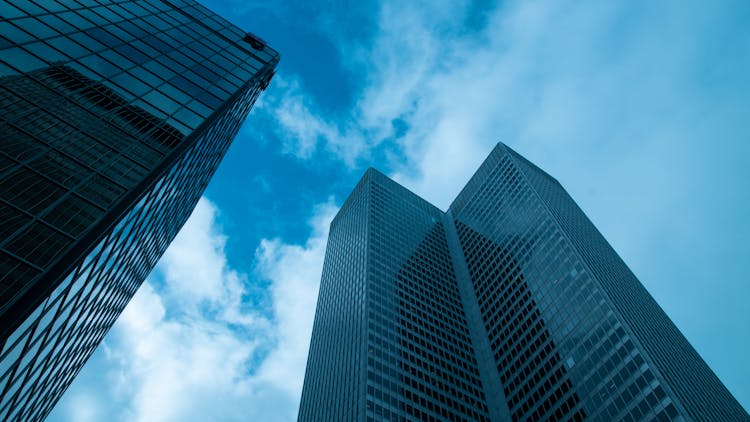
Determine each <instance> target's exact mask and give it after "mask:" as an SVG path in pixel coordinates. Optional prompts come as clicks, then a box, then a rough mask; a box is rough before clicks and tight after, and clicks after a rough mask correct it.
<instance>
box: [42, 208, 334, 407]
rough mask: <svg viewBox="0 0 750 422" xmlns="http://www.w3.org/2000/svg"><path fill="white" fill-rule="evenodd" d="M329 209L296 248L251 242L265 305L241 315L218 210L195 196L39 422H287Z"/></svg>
mask: <svg viewBox="0 0 750 422" xmlns="http://www.w3.org/2000/svg"><path fill="white" fill-rule="evenodd" d="M335 211H336V209H335V207H334V206H333V205H331V204H323V205H321V206H319V207H318V208H317V212H316V214H315V217H314V218H313V219H312V220H311V221H310V224H311V228H312V233H313V235H312V237H311V238H310V239H309V240H308V241H307V243H306V244H305V245H301V246H300V245H291V244H284V243H283V242H282V241H280V240H278V239H274V240H263V241H262V243H261V245H260V247H259V249H258V252H257V260H258V261H259V266H258V274H257V276H258V277H261V278H263V279H265V280H267V281H268V282H270V288H269V295H270V297H271V304H272V309H269V310H260V309H248V308H247V306H246V304H244V303H243V302H242V296H243V295H244V294H245V293H246V292H245V290H244V288H243V286H244V285H245V283H246V282H247V281H246V278H247V277H248V276H247V275H245V274H241V273H238V272H237V271H235V270H233V269H232V268H231V267H230V266H229V264H228V263H227V259H226V255H225V253H224V245H225V242H226V236H225V235H224V234H223V233H222V232H221V230H220V227H219V226H218V225H217V216H218V209H217V208H216V206H215V205H214V204H212V203H211V202H210V201H208V200H206V199H201V201H200V202H199V204H198V206H197V207H196V209H195V212H194V213H193V215H192V216H191V217H190V219H189V220H188V222H187V223H186V224H185V226H184V227H183V229H182V230H181V231H180V233H179V234H178V236H177V237H176V239H175V240H174V242H173V243H172V245H171V246H170V247H169V249H168V251H167V252H166V253H165V255H164V257H163V259H162V260H161V261H160V263H159V265H158V267H157V270H156V272H157V273H158V275H159V277H158V278H156V279H154V278H152V279H150V280H149V281H147V282H145V283H144V284H143V286H142V287H141V288H140V289H139V290H138V292H137V293H136V295H135V296H134V297H133V299H132V300H131V302H130V303H129V304H128V306H127V308H126V309H125V311H124V312H123V314H122V315H121V316H120V318H119V319H118V320H117V322H116V323H115V325H114V327H113V330H112V333H111V335H109V336H108V337H107V342H106V343H105V344H103V347H102V348H100V350H98V351H97V353H96V354H95V355H94V357H93V359H92V362H89V364H88V365H87V366H86V367H85V368H84V370H83V372H82V374H81V376H80V378H81V379H82V380H85V381H86V382H82V383H80V385H79V383H74V385H73V388H72V389H71V392H70V393H69V394H67V395H66V397H65V398H64V399H63V401H62V402H61V405H60V406H58V409H55V413H53V415H52V417H51V420H56V419H61V420H76V421H78V420H101V418H102V417H106V418H107V419H110V420H127V421H156V422H158V421H205V420H222V421H232V420H237V421H240V420H263V421H274V420H279V421H287V420H293V419H294V418H295V417H296V413H297V406H298V401H299V396H300V393H301V376H302V374H303V373H304V368H305V362H306V359H307V349H308V345H309V340H310V334H311V329H312V319H313V315H314V312H315V301H316V298H317V289H318V283H319V280H320V274H321V271H322V263H323V254H324V251H325V241H326V237H327V231H328V224H329V222H330V219H331V218H332V216H333V213H335ZM266 311H267V312H266ZM268 314H270V315H271V316H270V317H266V316H265V315H268ZM93 372H97V375H96V376H91V375H90V374H93ZM109 401H112V402H114V403H109Z"/></svg>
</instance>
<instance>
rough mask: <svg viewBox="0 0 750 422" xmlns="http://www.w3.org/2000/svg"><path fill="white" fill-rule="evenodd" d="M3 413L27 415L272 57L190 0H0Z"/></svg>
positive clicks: (197, 174) (72, 370) (95, 322)
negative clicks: (13, 0) (0, 0)
mask: <svg viewBox="0 0 750 422" xmlns="http://www.w3.org/2000/svg"><path fill="white" fill-rule="evenodd" d="M0 15H2V17H3V19H2V20H0V420H39V419H42V418H44V416H45V415H46V414H47V413H48V412H49V411H50V409H51V408H52V406H54V404H55V403H56V402H57V400H58V399H59V397H60V395H61V394H62V393H63V391H64V390H65V389H66V387H67V386H68V384H69V383H70V382H71V380H72V378H73V377H74V376H75V375H76V374H77V373H78V371H79V369H80V368H81V366H82V365H83V364H84V363H85V362H86V360H87V359H88V357H89V355H90V354H91V353H92V351H93V350H94V348H96V346H97V345H98V344H99V342H100V341H101V339H102V337H103V336H104V335H105V334H106V332H107V331H108V330H109V328H110V327H111V325H112V323H113V322H114V320H115V319H116V318H117V316H118V315H119V314H120V312H121V311H122V310H123V308H124V307H125V305H126V304H127V302H128V301H129V300H130V298H131V297H132V295H133V294H134V293H135V291H136V290H137V289H138V287H139V286H140V284H141V283H142V282H143V280H144V279H145V277H146V276H147V275H148V273H149V272H150V271H151V269H152V268H153V267H154V265H155V264H156V262H157V260H158V259H159V257H160V256H161V254H162V253H163V252H164V250H165V249H166V247H167V246H168V245H169V243H170V242H171V241H172V239H173V238H174V236H175V235H176V234H177V231H178V230H179V229H180V227H181V226H182V225H183V224H184V222H185V220H186V219H187V218H188V216H189V215H190V213H191V211H192V210H193V208H194V206H195V204H196V203H197V201H198V199H199V197H200V195H201V193H202V192H203V190H204V189H205V187H206V185H207V183H208V181H209V179H210V178H211V176H212V175H213V173H214V171H215V170H216V167H217V166H218V164H219V162H220V161H221V158H222V157H223V155H224V153H225V152H226V150H227V148H228V146H229V144H230V142H231V141H232V139H233V138H234V136H235V135H236V134H237V131H238V130H239V127H240V125H241V124H242V122H243V121H244V120H245V118H246V116H247V114H248V112H249V110H250V108H251V107H252V105H253V103H254V102H255V100H256V98H257V97H258V95H259V93H260V92H261V91H262V90H263V89H265V88H266V86H267V85H268V82H269V81H270V78H271V77H272V75H273V71H274V68H275V66H276V63H277V62H278V59H279V56H278V53H277V52H276V51H274V50H273V49H272V48H270V47H269V46H267V45H266V43H265V42H263V41H262V40H261V39H260V38H258V37H256V36H254V35H252V34H250V33H247V32H245V31H242V30H240V29H239V28H237V27H236V26H234V25H232V24H230V23H229V22H227V21H226V20H224V19H222V18H221V17H219V16H217V15H216V14H214V13H213V12H211V11H210V10H208V9H206V8H205V7H203V6H201V5H200V4H198V3H196V2H195V1H193V0H153V1H148V2H144V1H130V0H128V1H109V0H108V1H94V0H87V1H83V0H80V1H73V0H71V1H65V2H54V1H41V0H25V1H18V2H7V1H2V2H0Z"/></svg>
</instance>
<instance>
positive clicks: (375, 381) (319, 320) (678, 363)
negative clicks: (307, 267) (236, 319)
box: [299, 144, 750, 421]
mask: <svg viewBox="0 0 750 422" xmlns="http://www.w3.org/2000/svg"><path fill="white" fill-rule="evenodd" d="M299 420H300V421H314V420H363V421H371V420H451V421H454V420H455V421H458V420H461V421H474V420H478V421H521V420H524V421H536V420H573V421H580V420H600V421H612V420H626V421H642V420H665V421H668V420H676V421H679V420H685V421H688V420H701V421H712V420H736V421H747V420H750V417H749V416H748V414H747V413H746V411H745V410H744V409H743V408H742V406H741V405H740V404H739V403H738V402H737V401H736V400H735V399H734V397H733V396H732V395H731V393H729V391H728V390H727V389H726V387H724V385H723V384H722V383H721V382H720V381H719V380H718V378H717V377H716V376H715V374H714V373H713V372H712V371H711V369H710V368H709V367H708V366H707V365H706V364H705V362H704V361H703V360H702V359H701V357H700V356H699V355H698V354H697V353H696V352H695V350H694V349H693V348H692V346H691V345H690V344H689V343H688V342H687V340H686V339H685V338H684V336H683V335H682V334H681V333H680V332H679V330H677V328H676V327H675V326H674V324H673V323H672V322H671V321H670V319H669V318H668V317H667V316H666V314H664V312H663V311H662V310H661V308H660V307H659V306H658V304H656V302H655V301H654V300H653V298H651V296H650V295H649V294H648V292H647V291H646V290H645V289H644V288H643V286H642V285H641V284H640V282H639V281H638V280H637V279H636V278H635V276H634V275H633V274H632V272H631V271H630V270H629V269H628V268H627V266H626V265H625V264H624V263H623V262H622V260H621V259H620V258H619V256H618V255H617V254H616V253H615V251H614V250H613V249H612V247H611V246H609V244H608V243H607V242H606V240H605V239H604V238H603V237H602V236H601V234H600V233H599V232H598V231H597V230H596V228H595V227H594V226H593V224H592V223H591V222H590V221H589V220H588V219H587V218H586V216H585V215H584V214H583V212H582V211H581V210H580V208H578V206H577V205H576V204H575V202H574V201H573V200H572V199H571V198H570V196H568V194H567V193H566V192H565V190H564V189H563V188H562V186H560V184H559V183H558V182H557V181H556V180H555V179H554V178H552V177H550V176H549V175H548V174H546V173H545V172H544V171H542V170H540V169H539V168H538V167H536V166H534V165H533V164H531V163H530V162H528V161H527V160H526V159H524V158H523V157H521V156H520V155H518V154H517V153H515V152H514V151H512V150H511V149H510V148H508V147H506V146H504V145H502V144H499V145H498V146H497V147H496V148H495V149H494V150H493V151H492V153H491V154H490V155H489V157H488V158H487V159H486V160H485V162H484V163H483V164H482V166H481V167H480V168H479V170H478V171H477V173H476V174H475V175H474V176H473V177H472V178H471V180H470V181H469V182H468V184H467V185H466V186H465V187H464V189H463V190H462V191H461V193H460V194H459V195H458V196H457V198H456V199H455V200H454V202H453V203H452V204H451V206H450V208H449V209H448V211H447V212H445V213H444V212H442V211H440V210H438V209H437V208H435V207H433V206H432V205H430V204H429V203H427V202H426V201H424V200H422V199H421V198H419V197H417V196H416V195H414V194H413V193H411V192H409V191H408V190H406V189H405V188H403V187H402V186H400V185H398V184H397V183H395V182H394V181H392V180H390V179H388V178H387V177H385V176H384V175H382V174H380V173H378V172H377V171H375V170H372V169H370V170H368V171H367V172H366V173H365V175H364V177H363V178H362V180H361V181H360V183H359V184H358V186H357V187H356V189H355V190H354V192H353V193H352V194H351V195H350V197H349V198H348V199H347V201H346V202H345V203H344V205H343V207H342V208H341V210H340V211H339V213H338V215H337V216H336V217H335V218H334V220H333V222H332V223H331V230H330V234H329V240H328V245H327V249H326V258H325V264H324V268H323V277H322V280H321V286H320V293H319V298H318V305H317V310H316V315H315V322H314V326H313V336H312V341H311V345H310V354H309V357H308V363H307V370H306V373H305V382H304V387H303V392H302V399H301V404H300V411H299Z"/></svg>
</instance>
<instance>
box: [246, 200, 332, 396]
mask: <svg viewBox="0 0 750 422" xmlns="http://www.w3.org/2000/svg"><path fill="white" fill-rule="evenodd" d="M337 210H338V208H337V207H335V206H334V205H333V204H332V203H330V202H329V203H327V204H324V205H320V206H318V207H317V208H316V211H315V215H314V217H313V219H312V221H311V226H312V227H313V233H312V235H311V236H310V238H309V239H308V240H307V242H306V243H305V245H290V244H285V243H283V242H282V241H281V240H279V239H273V240H264V241H263V242H262V243H261V246H260V248H259V249H258V261H259V264H258V271H259V272H260V273H261V274H262V275H263V277H264V278H267V279H269V280H271V282H272V283H271V287H270V293H271V297H272V298H273V308H274V309H273V311H274V315H275V316H276V324H277V330H276V331H275V338H274V340H275V352H274V353H272V354H271V355H270V356H269V357H268V358H267V359H266V360H265V361H264V362H263V364H262V365H261V366H260V369H259V370H258V378H259V379H261V380H264V381H267V382H276V383H278V384H279V385H278V386H279V388H282V389H284V390H285V391H287V392H288V393H289V395H290V396H292V397H297V398H299V395H300V394H301V392H302V381H303V376H304V373H305V364H306V362H307V351H308V349H309V347H310V334H311V333H312V324H313V319H314V316H315V305H316V302H317V297H318V287H319V285H320V276H321V274H322V272H323V257H324V255H325V247H326V240H327V238H328V225H329V224H330V222H331V220H332V219H333V216H334V215H335V213H336V211H337Z"/></svg>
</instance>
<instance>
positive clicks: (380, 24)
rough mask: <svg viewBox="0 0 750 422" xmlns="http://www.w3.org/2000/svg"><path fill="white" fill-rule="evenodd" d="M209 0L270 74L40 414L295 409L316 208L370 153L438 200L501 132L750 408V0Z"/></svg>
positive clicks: (91, 416)
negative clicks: (259, 49)
mask: <svg viewBox="0 0 750 422" xmlns="http://www.w3.org/2000/svg"><path fill="white" fill-rule="evenodd" d="M206 3H207V5H208V6H209V7H211V8H212V9H214V10H216V11H217V12H219V13H220V14H221V15H223V16H225V17H227V18H228V19H229V20H231V21H232V22H234V23H236V24H238V25H239V26H241V27H243V28H246V29H248V30H251V31H253V32H255V33H256V34H258V35H260V36H261V37H263V38H264V39H266V40H267V41H268V42H269V43H271V44H272V45H273V46H274V47H275V48H276V49H278V50H279V51H280V52H281V54H282V61H281V64H280V66H279V69H278V72H277V76H276V77H275V78H274V80H273V82H272V84H271V85H270V86H269V88H268V90H267V91H266V92H265V93H264V94H263V96H262V98H261V100H260V102H259V103H258V104H257V105H256V108H255V109H254V111H253V112H252V114H251V116H250V118H249V119H248V121H247V123H246V125H245V126H244V128H243V129H242V131H241V133H240V135H239V136H238V138H237V139H236V140H235V142H234V144H233V146H232V147H231V149H230V151H229V153H228V155H227V156H226V158H225V160H224V162H223V164H222V165H221V167H220V168H219V170H218V172H217V174H216V177H215V178H214V180H213V181H212V183H211V184H210V186H209V187H208V190H207V191H206V194H205V197H204V199H202V200H201V202H200V203H199V205H198V207H197V208H196V211H195V212H194V214H193V216H192V217H191V219H190V221H189V222H188V223H187V224H186V226H185V227H184V228H183V230H182V232H181V233H180V235H179V236H178V238H177V239H176V240H175V242H174V243H173V245H172V246H171V247H170V249H169V250H168V251H167V253H166V254H165V255H164V257H163V259H162V260H161V262H160V263H159V266H158V267H157V269H156V270H155V271H154V273H153V274H152V275H151V276H150V278H149V279H148V280H147V282H146V283H144V285H143V287H142V288H141V290H139V292H138V293H137V294H136V296H135V297H134V299H133V300H132V302H131V303H130V305H128V308H127V309H126V310H125V312H124V313H123V315H122V316H121V318H120V319H119V320H118V321H117V323H116V324H115V326H114V327H113V328H112V331H111V332H110V334H109V335H108V336H107V338H106V339H105V341H104V342H103V343H102V345H101V346H100V347H99V348H98V349H97V351H96V352H95V354H94V355H93V356H92V358H91V359H90V361H89V363H88V364H87V366H86V367H85V368H84V369H83V370H82V371H81V373H80V375H79V376H78V378H77V379H76V380H75V381H74V383H73V384H72V385H71V387H70V388H69V390H68V391H67V392H66V394H65V395H64V397H63V398H62V400H61V401H60V403H59V404H58V406H57V407H56V408H55V410H54V411H53V414H52V416H51V417H50V420H52V421H87V420H92V421H98V420H127V421H140V420H143V421H177V420H179V421H190V420H196V421H197V420H200V421H203V420H264V421H291V420H295V419H296V411H297V405H298V401H299V394H300V390H301V385H302V379H303V375H304V367H305V360H306V357H307V348H308V345H309V337H310V331H311V327H312V319H313V315H314V307H315V300H316V295H317V288H318V283H319V277H320V273H321V269H322V260H323V253H324V250H325V239H326V235H327V227H328V223H329V222H330V219H331V218H332V216H333V215H334V214H335V212H336V210H337V208H338V206H339V205H340V204H341V203H342V201H343V200H344V199H345V197H346V196H347V195H348V193H349V191H350V190H351V189H352V188H353V187H354V185H355V184H356V182H357V180H358V179H359V177H360V176H361V175H362V173H363V172H364V170H365V169H366V168H367V167H368V166H373V167H376V168H378V169H380V170H381V171H383V172H385V173H387V174H389V175H391V176H392V177H394V178H395V179H396V180H398V181H399V182H401V183H402V184H404V185H406V186H407V187H409V188H410V189H412V190H414V191H415V192H416V193H418V194H420V195H421V196H423V197H424V198H426V199H428V200H430V201H431V202H433V203H434V204H436V205H437V206H439V207H441V208H443V209H445V208H446V207H447V205H448V204H449V202H450V200H451V199H452V198H453V197H454V196H455V195H456V194H457V193H458V191H459V190H460V188H461V187H462V186H463V185H464V183H466V181H467V180H468V179H469V177H470V176H471V174H472V173H473V172H474V170H475V169H476V168H477V167H478V165H479V164H480V163H481V161H482V160H483V158H484V157H485V156H486V155H487V154H488V153H489V152H490V150H491V149H492V146H494V144H495V143H496V142H497V141H503V142H505V143H506V144H508V145H510V146H511V147H512V148H514V149H516V150H517V151H518V152H520V153H521V154H523V155H525V156H526V157H527V158H529V159H530V160H531V161H533V162H535V163H536V164H538V165H539V166H540V167H542V168H543V169H545V170H546V171H548V172H549V173H550V174H552V175H553V176H555V177H556V178H557V179H558V180H559V181H560V182H561V183H562V184H563V186H565V188H566V189H567V190H568V191H569V193H570V194H571V195H572V196H573V198H574V199H575V200H576V201H577V202H578V204H579V205H580V206H581V208H582V209H583V210H584V212H586V213H587V215H588V216H589V217H590V218H591V220H592V221H593V222H594V224H596V225H597V227H598V228H599V229H600V231H601V232H602V233H603V234H604V236H605V237H606V238H607V239H608V240H609V241H610V243H611V244H612V245H613V246H614V248H615V249H616V250H617V251H618V253H620V255H621V256H622V257H623V259H624V260H625V262H626V263H627V264H628V265H629V266H630V267H631V269H632V270H633V271H634V272H635V274H636V275H637V276H638V277H639V278H640V280H641V281H642V283H643V284H644V285H645V286H646V288H647V289H648V290H649V291H650V292H651V293H652V295H653V296H654V297H655V298H656V300H657V302H658V303H659V304H661V305H662V307H663V308H664V309H665V311H666V312H667V314H668V315H669V316H670V317H671V318H672V319H673V321H674V322H675V324H676V325H677V326H678V327H679V328H680V329H681V330H682V331H683V333H684V334H685V335H686V337H687V338H688V340H689V341H690V342H691V343H692V344H693V345H694V346H695V348H696V349H697V350H698V352H699V353H700V354H701V355H702V356H703V358H704V359H705V360H706V361H707V363H708V364H709V365H710V366H711V367H712V368H713V369H714V371H715V372H716V373H717V375H718V376H719V378H720V379H721V380H722V381H723V382H724V383H725V384H726V385H727V386H728V388H729V389H730V391H732V392H733V393H734V394H735V396H736V397H737V399H738V400H739V401H740V402H741V403H742V404H743V405H744V406H745V408H750V365H748V364H747V357H746V354H747V350H748V349H750V336H748V332H749V331H750V330H749V329H748V322H749V321H750V311H749V310H748V309H749V308H748V306H747V300H748V297H750V283H748V281H749V280H748V276H749V275H750V247H749V246H748V240H747V239H750V219H748V218H747V216H748V215H750V189H749V188H748V186H747V185H748V182H749V181H750V136H749V134H750V117H749V116H750V101H748V98H750V3H748V2H746V1H744V0H737V1H711V2H707V1H703V0H679V1H609V2H601V1H595V0H583V1H572V0H563V1H560V0H531V1H523V2H521V1H507V2H483V1H476V2H472V1H443V2H423V3H417V2H403V1H384V2H381V3H375V2H367V1H363V2H351V3H349V2H342V1H324V2H320V3H319V4H314V3H313V2H302V3H300V4H295V3H283V4H274V3H275V2H255V1H239V0H238V1H211V2H206Z"/></svg>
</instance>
